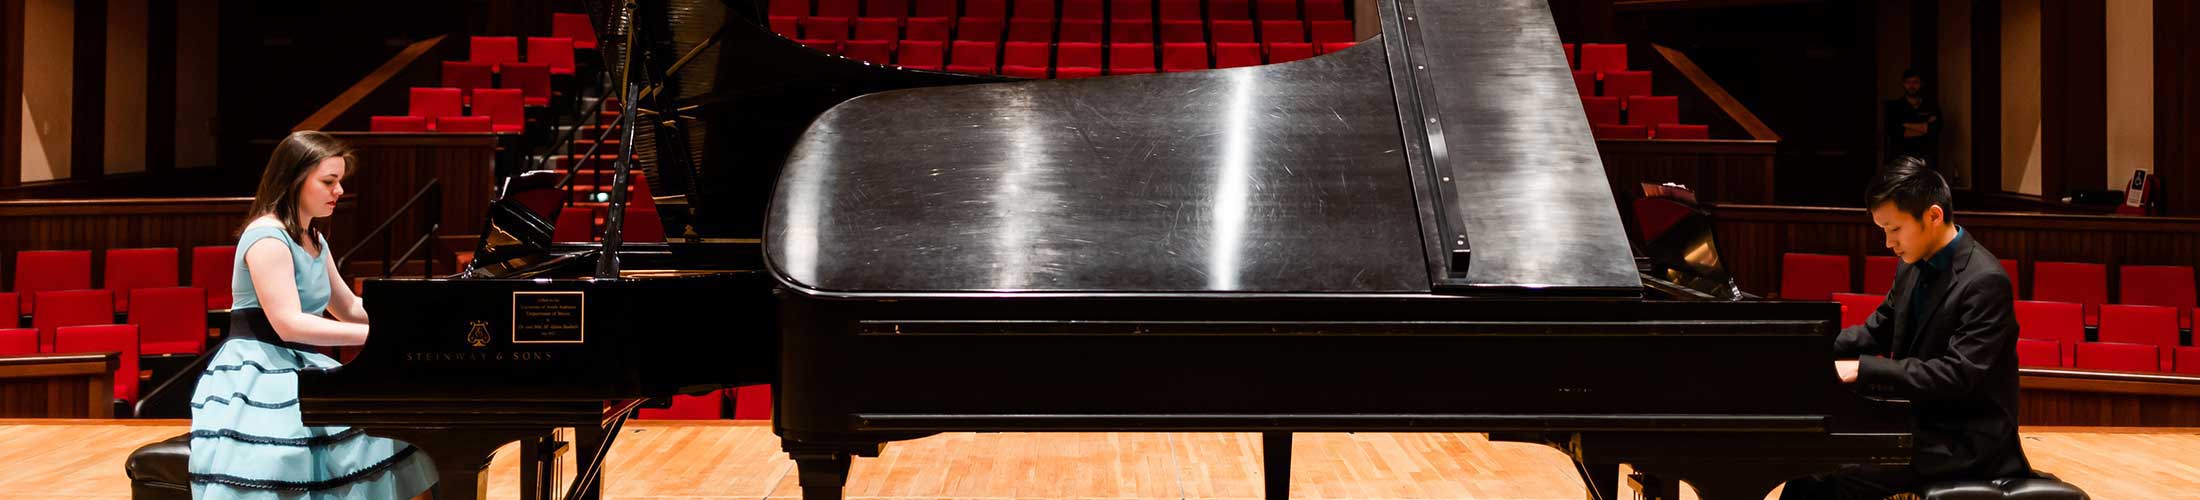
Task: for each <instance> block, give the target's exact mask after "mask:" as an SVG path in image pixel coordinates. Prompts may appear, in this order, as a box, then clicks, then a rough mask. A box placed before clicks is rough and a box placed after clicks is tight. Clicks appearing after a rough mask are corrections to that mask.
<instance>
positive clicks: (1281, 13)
mask: <svg viewBox="0 0 2200 500" xmlns="http://www.w3.org/2000/svg"><path fill="white" fill-rule="evenodd" d="M1302 1H1303V2H1304V5H1303V9H1302V6H1301V5H1300V4H1301V2H1302ZM859 3H860V6H861V7H862V9H861V10H860V11H858V10H857V7H858V6H859ZM1256 6H1257V7H1258V8H1257V9H1256V8H1254V7H1256ZM1011 8H1013V9H1014V10H1013V12H1011ZM1301 12H1303V13H1304V16H1301V15H1300V14H1301ZM766 13H767V14H768V15H771V16H777V17H793V18H809V17H838V18H843V19H845V18H853V17H895V18H902V17H991V18H1008V17H1011V14H1013V16H1014V17H1015V18H1019V19H1046V18H1055V17H1060V18H1062V19H1093V20H1097V19H1148V20H1150V19H1154V18H1155V17H1156V14H1157V13H1158V15H1159V18H1160V19H1164V20H1199V19H1201V18H1202V16H1203V15H1204V18H1205V19H1255V18H1256V17H1255V16H1254V14H1256V13H1257V14H1258V17H1257V18H1258V19H1345V18H1347V16H1349V15H1350V12H1348V9H1347V7H1346V6H1345V2H1344V0H1259V1H1258V2H1257V5H1256V2H1250V1H1247V0H1158V1H1156V0H1113V1H1107V0H1015V1H1014V2H1013V3H1011V2H1010V1H1009V0H964V1H963V2H960V3H958V2H956V1H955V0H916V1H915V2H910V1H909V0H864V1H862V2H858V1H857V0H817V2H816V3H815V4H812V3H811V2H809V1H807V0H772V1H771V6H770V10H769V11H767V12H766Z"/></svg>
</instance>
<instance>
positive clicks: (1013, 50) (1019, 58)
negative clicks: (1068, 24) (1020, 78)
mask: <svg viewBox="0 0 2200 500" xmlns="http://www.w3.org/2000/svg"><path fill="white" fill-rule="evenodd" d="M1053 51H1054V50H1053V46H1052V44H1048V43H1046V42H1037V43H1033V42H1008V44H1007V45H1005V46H1003V47H1002V48H1001V66H1018V67H1024V68H1038V69H1039V76H1038V77H1036V78H1046V69H1047V67H1049V65H1048V61H1047V59H1048V58H1049V57H1050V56H1052V55H1053V54H1052V52H1053Z"/></svg>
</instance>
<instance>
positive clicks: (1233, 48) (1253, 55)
mask: <svg viewBox="0 0 2200 500" xmlns="http://www.w3.org/2000/svg"><path fill="white" fill-rule="evenodd" d="M1214 48H1215V67H1217V68H1236V67H1242V66H1259V65H1260V44H1257V43H1217V44H1215V45H1214Z"/></svg>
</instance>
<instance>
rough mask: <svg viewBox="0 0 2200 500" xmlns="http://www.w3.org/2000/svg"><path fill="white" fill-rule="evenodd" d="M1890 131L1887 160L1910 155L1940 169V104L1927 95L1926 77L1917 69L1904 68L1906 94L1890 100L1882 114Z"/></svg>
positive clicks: (1887, 129) (1904, 90)
mask: <svg viewBox="0 0 2200 500" xmlns="http://www.w3.org/2000/svg"><path fill="white" fill-rule="evenodd" d="M1880 116H1881V119H1882V120H1885V123H1886V126H1885V127H1884V130H1886V134H1887V159H1889V160H1892V159H1894V158H1897V157H1903V156H1909V157H1914V158H1917V159H1920V160H1925V163H1926V164H1927V165H1931V166H1933V167H1935V168H1938V167H1939V166H1940V165H1939V164H1938V162H1936V161H1934V158H1933V156H1934V154H1935V153H1936V152H1938V151H1939V149H1940V105H1939V104H1937V103H1934V102H1933V101H1932V100H1930V99H1926V98H1925V79H1924V78H1923V77H1919V76H1918V74H1917V70H1915V69H1909V70H1903V71H1902V97H1899V98H1895V99H1891V100H1888V101H1887V103H1886V106H1885V110H1884V111H1882V113H1881V115H1880Z"/></svg>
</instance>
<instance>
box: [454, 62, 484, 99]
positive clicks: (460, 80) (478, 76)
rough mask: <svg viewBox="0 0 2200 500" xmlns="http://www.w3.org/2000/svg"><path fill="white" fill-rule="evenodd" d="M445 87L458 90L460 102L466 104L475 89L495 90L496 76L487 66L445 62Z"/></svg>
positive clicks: (474, 63) (473, 63)
mask: <svg viewBox="0 0 2200 500" xmlns="http://www.w3.org/2000/svg"><path fill="white" fill-rule="evenodd" d="M443 87H445V88H454V89H458V92H459V101H461V102H465V101H467V99H468V98H469V96H471V95H472V94H473V92H474V89H486V88H495V87H496V74H495V73H494V72H493V71H492V70H491V69H490V67H489V65H487V64H482V63H477V62H467V61H443Z"/></svg>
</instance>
